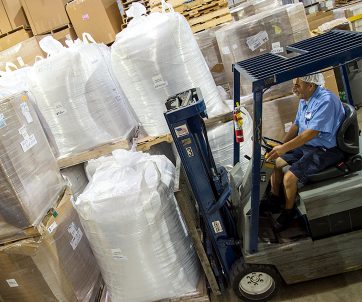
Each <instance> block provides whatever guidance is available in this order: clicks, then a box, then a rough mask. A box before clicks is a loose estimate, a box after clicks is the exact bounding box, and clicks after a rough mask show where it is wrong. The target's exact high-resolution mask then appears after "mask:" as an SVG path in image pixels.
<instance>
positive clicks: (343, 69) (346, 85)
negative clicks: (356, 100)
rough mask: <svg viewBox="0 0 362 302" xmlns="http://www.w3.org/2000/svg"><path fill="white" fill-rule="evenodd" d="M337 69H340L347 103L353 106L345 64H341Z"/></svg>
mask: <svg viewBox="0 0 362 302" xmlns="http://www.w3.org/2000/svg"><path fill="white" fill-rule="evenodd" d="M339 69H340V71H341V75H342V81H343V87H344V91H345V92H346V101H347V103H348V104H350V105H352V106H354V104H353V98H352V91H351V86H350V85H349V79H348V70H347V66H346V65H345V64H343V65H341V66H340V67H339Z"/></svg>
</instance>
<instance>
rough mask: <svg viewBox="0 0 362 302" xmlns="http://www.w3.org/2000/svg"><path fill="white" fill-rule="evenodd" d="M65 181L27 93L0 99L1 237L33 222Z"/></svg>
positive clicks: (41, 213) (51, 201)
mask: <svg viewBox="0 0 362 302" xmlns="http://www.w3.org/2000/svg"><path fill="white" fill-rule="evenodd" d="M63 188H64V182H63V180H62V177H61V175H60V173H59V169H58V166H57V163H56V160H55V158H54V155H53V153H52V152H51V149H50V146H49V144H48V141H47V139H46V137H45V134H44V131H43V129H42V127H41V125H40V122H39V120H38V118H37V115H36V113H35V111H34V109H33V107H32V105H31V103H30V102H29V99H28V96H27V94H25V93H23V94H17V95H13V96H11V97H8V98H6V99H3V100H1V101H0V201H1V202H0V238H5V237H9V236H12V235H14V234H17V233H19V232H21V229H24V228H27V227H29V226H31V225H36V224H37V223H38V222H39V221H40V220H41V219H42V217H43V216H44V214H45V213H46V212H47V211H48V210H49V208H51V207H52V206H53V204H54V203H55V202H56V201H57V200H58V197H59V195H60V193H61V191H62V190H63Z"/></svg>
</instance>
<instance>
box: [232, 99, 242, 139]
mask: <svg viewBox="0 0 362 302" xmlns="http://www.w3.org/2000/svg"><path fill="white" fill-rule="evenodd" d="M236 106H237V107H236V108H235V109H234V111H233V120H234V128H235V137H236V142H238V143H242V142H243V141H244V131H243V116H242V112H241V110H240V107H239V104H238V103H237V104H236Z"/></svg>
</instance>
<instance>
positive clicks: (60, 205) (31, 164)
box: [0, 93, 101, 302]
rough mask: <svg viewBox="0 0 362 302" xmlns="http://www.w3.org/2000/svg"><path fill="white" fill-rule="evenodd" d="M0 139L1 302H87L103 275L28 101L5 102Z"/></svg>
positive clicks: (22, 98) (19, 96)
mask: <svg viewBox="0 0 362 302" xmlns="http://www.w3.org/2000/svg"><path fill="white" fill-rule="evenodd" d="M0 138H1V139H0V200H1V203H0V267H1V270H0V300H1V299H2V300H4V301H24V302H32V301H69V302H73V301H89V299H90V298H91V297H92V296H94V295H96V292H98V290H99V287H100V283H101V282H100V281H99V280H100V271H99V269H98V266H97V264H96V260H95V258H94V256H93V254H92V251H91V249H90V247H89V244H88V241H87V239H86V237H85V236H84V231H83V229H82V228H81V226H80V221H79V218H78V215H77V213H76V212H75V210H74V209H73V206H72V201H71V200H72V193H71V191H70V190H69V189H66V190H65V185H64V181H63V179H62V177H61V175H60V172H59V168H58V166H57V163H56V160H55V158H54V156H53V154H52V152H51V149H50V146H49V144H48V142H47V139H46V136H45V134H44V131H43V129H42V127H41V125H40V122H39V119H38V117H37V115H36V113H35V110H34V108H33V106H32V104H31V102H30V100H29V96H28V94H26V93H20V94H17V95H13V96H8V97H6V98H4V99H1V100H0ZM64 190H65V192H64ZM92 301H94V300H92Z"/></svg>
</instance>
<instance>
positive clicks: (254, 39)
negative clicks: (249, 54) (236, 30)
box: [246, 30, 269, 51]
mask: <svg viewBox="0 0 362 302" xmlns="http://www.w3.org/2000/svg"><path fill="white" fill-rule="evenodd" d="M268 41H269V36H268V33H267V32H266V31H265V30H264V31H261V32H259V33H257V34H256V35H254V36H251V37H249V38H247V39H246V44H247V45H248V47H249V49H250V50H251V51H254V50H256V49H258V48H259V47H260V46H262V45H263V44H265V43H266V42H268Z"/></svg>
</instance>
